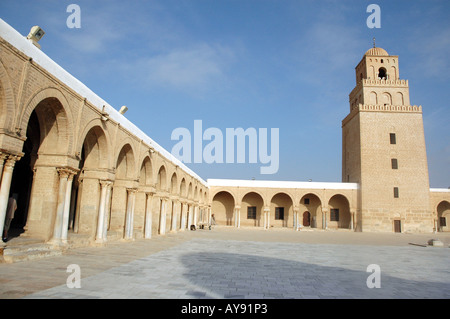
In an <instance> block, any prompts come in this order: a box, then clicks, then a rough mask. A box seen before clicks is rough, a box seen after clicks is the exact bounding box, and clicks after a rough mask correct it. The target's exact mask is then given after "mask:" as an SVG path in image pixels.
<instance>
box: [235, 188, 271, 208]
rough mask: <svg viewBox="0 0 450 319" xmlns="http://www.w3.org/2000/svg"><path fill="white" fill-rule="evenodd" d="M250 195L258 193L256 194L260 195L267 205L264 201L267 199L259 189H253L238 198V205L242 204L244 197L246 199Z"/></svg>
mask: <svg viewBox="0 0 450 319" xmlns="http://www.w3.org/2000/svg"><path fill="white" fill-rule="evenodd" d="M248 193H256V194H258V195H259V196H260V197H261V198H262V199H263V202H264V205H265V204H266V201H265V200H264V199H265V196H264V195H263V194H262V193H261V192H260V191H258V190H257V189H252V190H251V191H246V192H245V193H243V194H241V197H240V198H238V201H237V203H241V202H242V200H243V199H244V197H245V196H246V195H247V194H248Z"/></svg>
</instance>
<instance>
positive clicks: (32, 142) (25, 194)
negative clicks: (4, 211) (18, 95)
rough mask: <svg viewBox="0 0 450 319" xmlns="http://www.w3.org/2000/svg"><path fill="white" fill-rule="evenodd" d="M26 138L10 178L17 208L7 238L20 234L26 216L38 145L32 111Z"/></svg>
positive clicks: (36, 123)
mask: <svg viewBox="0 0 450 319" xmlns="http://www.w3.org/2000/svg"><path fill="white" fill-rule="evenodd" d="M26 137H27V139H26V140H25V142H24V144H23V149H22V152H23V153H24V155H23V157H22V158H21V159H20V160H19V161H18V162H17V163H16V164H15V166H14V172H13V176H12V180H11V188H10V196H12V195H13V194H17V195H16V196H17V210H16V212H15V214H14V219H13V220H12V221H11V226H10V229H9V232H8V238H9V239H11V238H14V237H18V236H20V234H22V233H23V232H24V227H25V225H26V223H27V218H28V207H29V204H30V195H31V186H32V184H33V168H34V163H35V162H36V159H37V151H38V149H39V146H40V127H39V120H38V117H37V115H36V112H35V111H33V112H32V113H31V116H30V120H29V122H28V127H27V133H26Z"/></svg>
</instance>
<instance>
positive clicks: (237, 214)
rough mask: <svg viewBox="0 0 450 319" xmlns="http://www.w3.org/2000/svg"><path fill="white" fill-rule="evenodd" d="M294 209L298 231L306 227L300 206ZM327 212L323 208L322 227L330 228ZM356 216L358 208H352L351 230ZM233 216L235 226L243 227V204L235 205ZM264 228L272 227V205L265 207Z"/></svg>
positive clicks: (294, 219) (294, 221) (295, 224)
mask: <svg viewBox="0 0 450 319" xmlns="http://www.w3.org/2000/svg"><path fill="white" fill-rule="evenodd" d="M293 211H294V216H293V217H294V218H293V229H294V230H297V231H298V230H300V229H301V228H303V227H304V225H303V218H302V215H301V212H300V208H299V207H294V209H293ZM327 214H328V209H327V208H322V228H323V229H328V224H327ZM355 216H356V210H355V209H351V210H350V223H349V229H350V230H354V229H355ZM233 217H234V227H236V228H240V227H241V206H240V205H235V206H234V211H233ZM263 228H264V229H270V207H269V206H264V207H263Z"/></svg>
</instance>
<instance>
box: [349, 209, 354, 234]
mask: <svg viewBox="0 0 450 319" xmlns="http://www.w3.org/2000/svg"><path fill="white" fill-rule="evenodd" d="M350 229H351V230H354V229H355V211H354V210H350Z"/></svg>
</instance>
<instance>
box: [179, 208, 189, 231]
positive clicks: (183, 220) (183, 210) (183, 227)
mask: <svg viewBox="0 0 450 319" xmlns="http://www.w3.org/2000/svg"><path fill="white" fill-rule="evenodd" d="M186 213H187V204H186V203H183V202H182V203H181V229H180V230H181V231H185V230H186V217H187V216H186Z"/></svg>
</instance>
